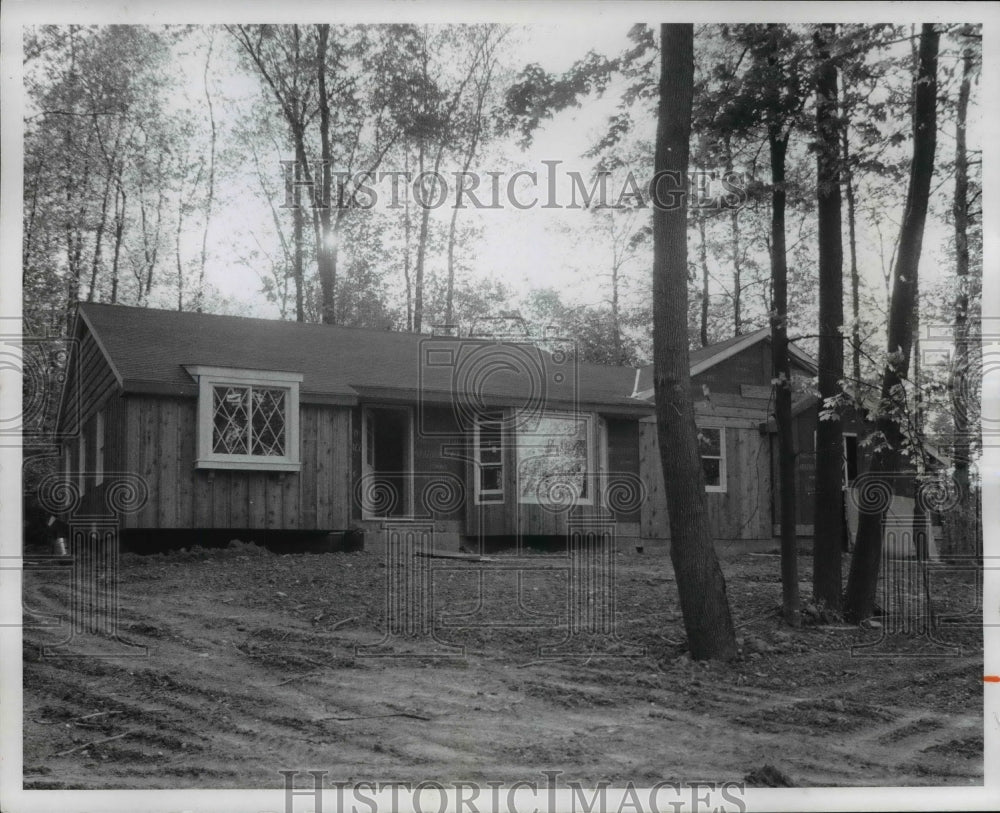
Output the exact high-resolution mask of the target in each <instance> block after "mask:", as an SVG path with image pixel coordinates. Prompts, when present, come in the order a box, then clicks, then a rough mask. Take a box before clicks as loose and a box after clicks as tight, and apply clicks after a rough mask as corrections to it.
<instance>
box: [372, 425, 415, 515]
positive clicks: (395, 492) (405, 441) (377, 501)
mask: <svg viewBox="0 0 1000 813" xmlns="http://www.w3.org/2000/svg"><path fill="white" fill-rule="evenodd" d="M362 423H363V427H362V429H363V431H364V438H365V443H364V457H363V463H364V465H363V469H364V471H363V475H364V477H365V487H364V489H363V490H362V494H363V507H364V516H365V519H374V518H377V517H402V516H407V515H408V514H410V513H412V509H411V499H412V473H413V464H412V455H413V423H412V413H411V412H410V409H409V408H408V407H365V408H364V410H363V411H362Z"/></svg>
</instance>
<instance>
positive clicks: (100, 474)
mask: <svg viewBox="0 0 1000 813" xmlns="http://www.w3.org/2000/svg"><path fill="white" fill-rule="evenodd" d="M94 472H95V477H94V485H95V486H99V485H100V484H101V483H103V482H104V410H103V409H101V410H98V412H97V415H95V416H94Z"/></svg>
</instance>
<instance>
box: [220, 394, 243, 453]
mask: <svg viewBox="0 0 1000 813" xmlns="http://www.w3.org/2000/svg"><path fill="white" fill-rule="evenodd" d="M212 392H213V398H212V402H213V404H212V413H213V416H214V417H213V431H212V451H213V452H215V453H216V454H248V453H249V450H248V444H247V433H248V429H249V423H250V421H249V408H250V389H249V388H248V387H214V388H213V390H212Z"/></svg>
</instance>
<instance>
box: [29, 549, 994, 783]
mask: <svg viewBox="0 0 1000 813" xmlns="http://www.w3.org/2000/svg"><path fill="white" fill-rule="evenodd" d="M490 559H491V560H492V561H489V562H469V561H460V560H454V559H451V560H449V559H434V560H432V562H431V565H430V571H429V576H428V578H429V580H430V583H431V585H432V590H431V594H432V596H433V617H434V618H435V619H436V621H435V624H434V628H435V630H436V634H437V639H438V640H437V641H434V640H433V639H430V638H420V637H418V638H415V639H390V640H388V641H385V640H384V636H385V630H386V623H387V612H390V611H391V608H388V607H387V604H386V583H387V575H386V574H387V572H388V570H387V568H386V565H385V561H384V559H383V558H382V557H379V556H377V555H375V554H373V553H367V552H366V553H329V554H320V555H310V554H301V555H276V554H273V553H268V552H267V551H265V550H263V549H261V548H257V547H255V546H252V545H238V546H236V547H232V548H230V549H225V550H215V551H204V550H201V549H197V548H196V549H193V550H191V551H186V552H176V553H171V554H166V555H155V556H148V557H139V556H135V555H132V554H128V555H125V556H123V557H122V559H121V562H120V567H119V582H120V588H119V592H120V606H121V616H120V622H119V630H120V636H121V638H122V639H123V640H124V642H125V643H126V644H134V645H138V646H143V647H147V648H148V654H147V655H146V656H145V657H142V656H135V654H134V652H132V653H131V654H132V655H133V656H131V657H110V658H97V657H91V656H83V657H48V656H46V657H41V655H40V653H41V647H42V646H43V645H45V644H52V643H55V642H57V641H59V640H60V639H62V638H64V637H65V626H64V627H63V628H62V629H55V628H49V627H40V626H30V625H29V626H28V627H27V628H26V629H25V647H24V700H25V707H24V782H25V787H26V789H42V788H85V789H93V788H231V787H246V788H254V787H281V786H282V778H281V776H279V774H278V771H279V770H292V769H298V770H303V771H304V770H307V769H316V768H322V769H327V770H329V771H330V777H329V778H331V779H339V780H346V781H350V780H352V779H353V780H354V781H360V780H362V779H367V778H372V777H374V778H379V779H385V780H387V781H388V780H396V781H414V782H416V781H420V780H436V781H442V782H447V781H455V780H462V781H475V780H480V781H501V780H502V781H506V782H512V781H515V780H517V779H524V778H528V779H531V778H533V777H534V778H538V779H540V771H542V770H546V769H557V770H561V771H563V772H564V773H563V777H562V779H563V781H581V782H583V783H585V785H593V784H594V783H596V782H597V781H599V780H601V779H607V780H610V781H611V782H613V783H616V784H624V783H625V782H626V781H628V780H632V781H633V782H634V783H635V784H636V785H637V786H641V785H642V784H646V785H652V784H654V783H655V782H657V781H661V780H681V781H687V782H693V781H716V782H723V781H737V782H739V781H743V780H745V779H746V777H747V776H748V775H750V776H751V784H753V777H754V776H759V775H760V773H759V772H760V769H761V768H762V767H763V766H764V765H770V766H773V767H775V768H777V769H778V771H780V772H781V773H782V774H783V775H784V776H785V777H786V778H787V779H788V781H789V782H790V783H792V784H794V785H796V786H825V785H839V786H850V785H979V784H982V781H983V694H982V692H983V683H982V674H983V658H982V635H981V628H980V627H979V626H978V620H979V619H981V614H979V615H977V612H978V611H977V610H976V602H975V598H974V594H975V590H974V588H973V587H972V586H971V585H972V584H973V579H974V577H973V576H972V575H971V574H969V573H957V574H956V573H944V572H938V570H935V571H934V572H933V573H932V583H931V595H932V601H933V606H934V609H935V611H937V612H938V613H952V614H955V613H958V614H961V613H963V612H968V611H971V612H972V618H971V622H970V623H969V624H967V625H963V624H949V625H946V626H942V627H940V628H939V629H938V632H937V636H938V640H933V639H931V638H928V637H926V636H924V637H920V636H917V637H914V636H904V637H899V636H889V637H886V638H883V634H884V633H885V631H886V628H887V626H888V625H886V626H883V627H882V628H881V629H878V628H865V629H861V628H858V627H848V626H846V625H843V624H839V623H835V622H834V623H824V621H826V620H824V619H815V618H812V619H811V620H812V622H813V623H809V624H807V625H805V626H803V627H802V628H801V629H799V630H792V629H790V628H788V627H787V626H785V625H783V624H782V622H781V621H780V619H779V618H778V617H777V616H776V614H775V608H776V607H777V605H778V604H779V602H780V584H779V579H778V558H777V556H774V555H768V554H748V553H734V552H732V551H730V552H728V553H724V554H723V561H722V565H723V570H724V572H725V575H726V578H727V582H728V590H729V596H730V601H731V604H732V608H733V615H734V621H735V623H736V624H737V625H738V629H737V633H738V635H739V637H740V642H741V645H742V647H743V655H742V657H741V659H740V660H739V661H737V662H734V663H731V664H712V665H702V664H698V663H693V662H692V661H691V660H690V658H689V657H688V656H687V655H686V654H685V652H684V645H683V637H684V636H683V626H682V622H681V617H680V613H679V608H678V599H677V592H676V585H675V584H674V583H673V573H672V570H671V567H670V561H669V558H668V557H667V556H666V555H664V554H663V553H662V552H653V553H650V552H649V551H648V549H647V551H646V552H645V553H643V554H639V553H628V554H619V555H617V556H616V557H615V560H614V566H615V578H614V581H613V585H614V589H615V591H616V607H617V615H616V626H617V639H616V640H612V641H609V640H608V638H607V637H606V636H600V635H594V634H591V633H589V632H588V631H587V624H586V623H583V629H581V630H579V633H578V634H575V635H573V636H572V637H570V638H569V640H565V639H566V636H567V617H568V616H567V606H568V605H567V600H568V599H567V596H568V595H569V593H568V581H567V580H568V579H569V578H570V576H569V575H568V573H567V570H566V568H565V563H566V561H567V560H566V559H565V557H563V556H561V555H559V554H544V555H543V554H530V555H526V556H524V557H523V558H522V559H520V560H514V559H513V558H512V557H510V556H505V555H503V554H498V555H496V556H493V557H490ZM519 564H520V565H524V566H525V568H526V569H524V570H522V571H521V572H520V575H519V574H518V572H517V571H516V570H515V569H512V568H514V567H515V566H517V565H519ZM845 565H846V563H845ZM810 567H811V560H810V559H809V558H808V557H804V558H803V559H802V560H801V562H800V568H801V576H802V579H803V582H802V591H803V595H804V596H808V595H809V593H810V589H809V579H810ZM68 574H69V570H68V569H65V568H64V569H62V570H61V571H59V570H54V571H34V570H31V569H28V570H26V571H25V574H24V576H25V613H26V618H27V620H28V621H29V622H31V621H32V620H34V621H39V620H42V619H43V617H44V616H45V615H46V614H59V613H65V612H66V602H67V600H68V596H69V588H68V583H69V582H68ZM519 581H520V595H521V599H520V602H518V600H517V594H518V582H519ZM607 586H608V585H607V584H603V585H601V584H592V585H590V587H589V588H588V587H587V585H584V586H583V587H582V588H580V589H582V590H583V594H586V592H587V591H588V590H602V589H606V588H607ZM480 587H481V590H480ZM577 587H579V585H577ZM477 594H479V595H480V596H481V600H478V601H477V598H476V596H477ZM580 594H581V593H580V592H579V589H578V592H577V593H576V594H574V595H580ZM461 613H464V614H465V615H460V614H461ZM546 613H548V616H546V615H545V614H546ZM574 617H575V618H578V617H579V616H574ZM591 622H592V623H596V624H597V625H598V629H600V628H601V627H600V625H601V623H603V622H602V620H601V619H600V618H597V619H596V621H595V620H594V619H591ZM503 623H507V624H532V625H533V626H506V627H505V626H498V624H503ZM87 642H88V639H87V638H86V637H83V638H80V637H78V638H76V639H75V640H74V641H73V642H72V646H74V647H78V646H83V647H84V648H85V647H86V645H87ZM91 643H93V642H91ZM864 644H870V645H872V646H870V647H868V648H867V649H865V650H863V653H862V651H859V650H857V649H854V650H852V647H856V646H857V645H864ZM459 646H461V647H464V655H462V654H456V652H459V650H458V649H457V647H459ZM540 646H551V647H554V648H555V649H554V650H553V651H554V652H555V653H556V655H555V656H554V655H553V653H552V652H547V651H541V652H540V651H539V647H540ZM358 647H360V648H361V649H357V648H358ZM130 652H131V651H130ZM407 652H409V653H413V654H412V656H410V657H386V655H390V656H391V655H394V654H395V655H398V654H401V653H407ZM372 653H375V655H374V656H373V655H372ZM560 653H561V654H560ZM755 772H757V773H755Z"/></svg>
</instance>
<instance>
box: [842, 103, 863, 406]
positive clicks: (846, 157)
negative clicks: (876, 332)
mask: <svg viewBox="0 0 1000 813" xmlns="http://www.w3.org/2000/svg"><path fill="white" fill-rule="evenodd" d="M843 119H844V125H843V127H842V128H841V131H840V141H841V144H842V145H843V168H844V174H843V177H844V193H845V195H846V197H847V239H848V245H849V247H850V252H851V378H852V379H853V381H852V386H853V387H854V391H855V392H860V391H861V390H860V387H861V277H860V274H859V273H858V239H857V220H856V217H855V201H854V173H853V172H852V171H851V152H850V146H849V144H848V137H847V136H848V132H847V131H848V127H849V122H848V118H847V112H846V110H845V111H844V113H843Z"/></svg>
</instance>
